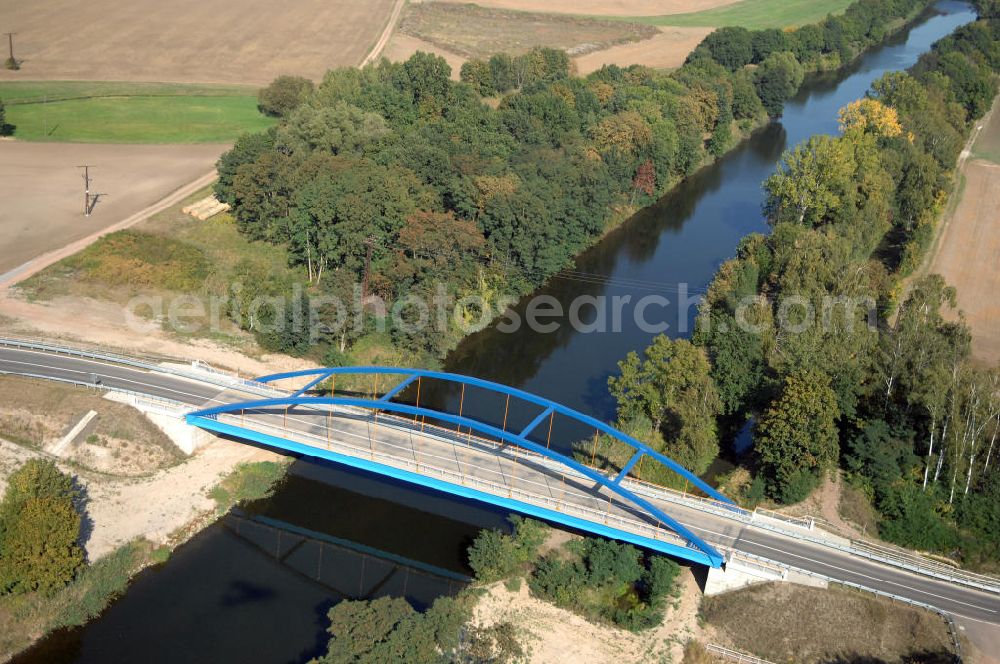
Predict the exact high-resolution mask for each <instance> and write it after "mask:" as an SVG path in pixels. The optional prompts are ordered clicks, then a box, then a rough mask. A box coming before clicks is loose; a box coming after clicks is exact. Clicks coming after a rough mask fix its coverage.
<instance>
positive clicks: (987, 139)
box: [972, 101, 1000, 164]
mask: <svg viewBox="0 0 1000 664" xmlns="http://www.w3.org/2000/svg"><path fill="white" fill-rule="evenodd" d="M993 103H994V105H995V106H1000V102H998V101H994V102H993ZM997 116H1000V112H998V111H997V109H996V108H994V110H993V113H992V114H991V115H990V117H989V119H988V120H987V121H986V126H985V127H983V130H982V131H981V132H980V133H979V136H978V137H977V138H976V142H975V144H974V145H973V146H972V156H973V157H975V158H976V159H985V160H986V161H992V162H993V163H994V164H1000V120H998V118H997Z"/></svg>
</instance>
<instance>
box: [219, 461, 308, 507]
mask: <svg viewBox="0 0 1000 664" xmlns="http://www.w3.org/2000/svg"><path fill="white" fill-rule="evenodd" d="M290 463H291V462H290V461H255V462H252V463H241V464H240V465H238V466H236V468H234V469H233V471H232V472H231V473H229V474H228V475H226V476H225V477H224V478H222V481H220V482H219V483H218V484H216V485H215V486H214V487H212V490H211V491H209V494H208V495H209V497H210V498H212V500H214V501H215V504H216V511H217V512H218V513H219V514H224V513H226V512H228V511H229V509H230V508H232V507H234V506H235V505H238V504H239V503H242V502H249V501H253V500H261V499H263V498H267V497H268V496H270V495H271V494H273V493H274V491H275V489H276V488H277V486H278V484H279V483H280V482H281V481H282V480H283V479H284V478H285V472H286V471H287V470H288V466H289V464H290Z"/></svg>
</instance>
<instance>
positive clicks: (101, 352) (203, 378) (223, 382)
mask: <svg viewBox="0 0 1000 664" xmlns="http://www.w3.org/2000/svg"><path fill="white" fill-rule="evenodd" d="M65 343H66V342H62V341H60V342H59V344H55V343H51V342H47V341H44V340H38V339H30V338H18V337H10V336H6V337H0V346H3V347H7V348H21V349H26V350H36V351H42V352H46V353H54V354H57V355H68V356H71V357H82V358H86V359H91V360H98V361H102V362H107V363H109V364H118V365H122V366H129V367H134V368H137V369H143V370H145V371H154V372H159V373H166V374H172V375H175V376H180V377H182V378H188V379H190V380H195V381H200V382H203V383H210V384H212V385H217V386H219V387H225V388H233V387H237V386H239V387H242V388H244V389H245V390H246V391H248V392H253V393H256V394H263V395H269V396H270V395H274V394H283V392H281V391H280V390H276V389H275V388H273V387H270V386H268V385H265V384H263V383H258V382H256V381H253V380H248V379H246V378H240V377H238V376H234V375H232V374H230V373H228V372H224V371H220V370H219V369H214V368H211V367H209V370H206V367H208V365H207V364H204V363H199V364H198V367H199V371H198V372H196V371H183V370H181V369H176V368H174V367H169V366H163V365H162V364H158V363H156V362H180V363H184V360H181V359H178V358H176V357H165V356H154V355H147V356H145V357H144V358H142V359H136V358H135V357H130V356H128V355H123V354H119V353H117V352H116V349H111V348H100V347H98V348H97V349H95V348H88V347H86V346H83V345H63V344H65ZM199 372H203V373H199ZM213 376H214V380H213ZM43 378H48V377H47V376H43Z"/></svg>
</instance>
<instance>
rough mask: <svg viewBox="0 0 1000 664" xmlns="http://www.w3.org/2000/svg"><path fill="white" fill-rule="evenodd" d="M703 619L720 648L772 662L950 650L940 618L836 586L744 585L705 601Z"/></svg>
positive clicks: (888, 658) (892, 659) (884, 658)
mask: <svg viewBox="0 0 1000 664" xmlns="http://www.w3.org/2000/svg"><path fill="white" fill-rule="evenodd" d="M702 615H703V616H704V618H705V620H706V621H707V623H708V624H709V625H710V626H711V627H714V628H715V629H716V630H717V631H718V634H719V639H720V640H722V641H723V642H724V643H723V645H729V646H730V647H733V648H736V649H738V650H742V651H744V652H752V653H753V654H755V655H757V656H758V657H763V658H764V659H768V660H770V661H773V662H801V663H802V664H812V663H817V664H818V663H819V662H840V661H845V662H847V661H851V662H855V661H878V662H885V663H886V664H893V663H896V662H901V661H906V660H904V659H903V658H904V657H906V656H907V655H909V654H911V653H937V652H943V653H949V652H951V651H952V644H951V637H950V635H949V634H948V628H947V626H946V625H945V622H944V620H943V619H942V618H941V617H940V616H938V615H936V614H933V613H930V612H929V611H922V610H919V609H914V608H910V607H906V606H901V605H898V604H893V603H891V602H889V601H888V600H883V599H877V598H875V597H872V596H871V595H865V594H861V593H858V592H855V591H851V590H844V589H841V588H830V589H828V590H823V589H819V588H805V587H802V586H796V585H792V584H788V583H773V584H766V585H760V586H751V587H749V588H745V589H743V590H737V591H734V592H729V593H725V594H722V595H716V596H714V597H706V598H705V599H704V600H703V601H702ZM727 641H728V644H726V643H725V642H727Z"/></svg>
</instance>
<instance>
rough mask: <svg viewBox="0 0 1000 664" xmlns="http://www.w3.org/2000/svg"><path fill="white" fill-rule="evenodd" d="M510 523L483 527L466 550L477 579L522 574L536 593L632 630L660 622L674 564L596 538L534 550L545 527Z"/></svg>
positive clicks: (671, 590) (516, 578)
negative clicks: (501, 528) (507, 527)
mask: <svg viewBox="0 0 1000 664" xmlns="http://www.w3.org/2000/svg"><path fill="white" fill-rule="evenodd" d="M511 521H512V523H513V526H514V528H513V532H512V533H511V534H507V533H504V532H501V531H499V530H484V531H482V532H481V533H480V534H479V536H478V537H477V538H476V540H475V542H473V544H472V546H471V547H470V548H469V564H470V566H471V567H472V569H473V570H474V571H475V573H476V579H477V580H479V581H481V582H483V583H494V582H496V581H502V580H505V581H507V582H508V584H510V583H513V584H520V582H521V579H522V578H524V579H526V580H527V583H528V587H529V588H530V589H531V592H532V594H533V595H535V596H536V597H538V598H540V599H543V600H545V601H548V602H552V603H553V604H555V605H556V606H558V607H561V608H564V609H569V610H570V611H573V612H575V613H579V614H580V615H582V616H584V617H585V618H587V619H589V620H593V621H601V622H606V623H609V624H613V625H616V626H618V627H623V628H625V629H629V630H633V631H638V630H643V629H649V628H651V627H654V626H656V625H658V624H659V623H660V621H661V620H662V618H663V611H664V610H665V609H666V606H667V604H668V602H669V600H670V598H671V597H673V596H674V595H675V594H676V591H677V589H676V585H675V581H676V579H677V575H678V574H679V573H680V566H679V565H677V563H675V562H673V561H672V560H670V559H669V558H666V557H664V556H659V555H656V554H644V553H642V552H640V551H639V550H638V549H636V548H635V547H634V546H632V545H630V544H621V543H618V542H613V541H611V540H606V539H601V538H596V537H588V538H584V539H572V540H569V541H567V542H565V543H562V544H560V545H559V546H557V547H555V548H552V549H550V550H548V551H546V552H545V553H544V554H540V553H539V550H540V547H542V545H543V544H544V543H545V541H546V539H547V538H548V536H549V535H550V534H551V530H550V529H549V527H548V526H545V525H544V524H542V523H539V522H537V521H532V520H530V519H523V518H521V517H512V518H511Z"/></svg>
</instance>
